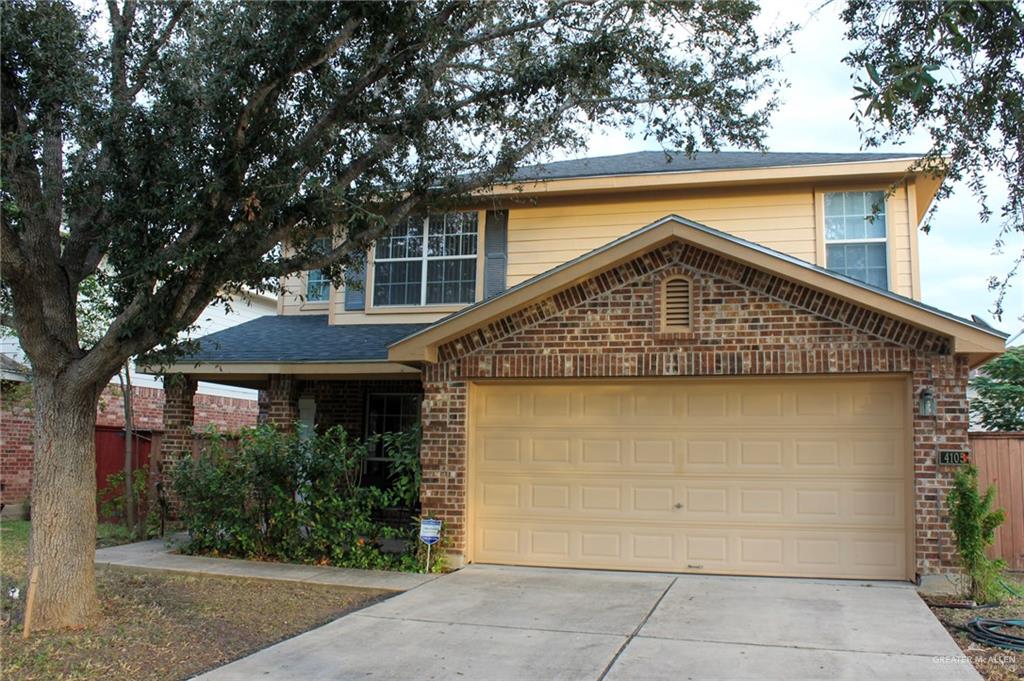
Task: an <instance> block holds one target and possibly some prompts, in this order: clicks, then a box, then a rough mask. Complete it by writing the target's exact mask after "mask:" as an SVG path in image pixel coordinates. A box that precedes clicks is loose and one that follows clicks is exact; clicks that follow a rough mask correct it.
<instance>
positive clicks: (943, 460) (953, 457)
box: [939, 452, 971, 466]
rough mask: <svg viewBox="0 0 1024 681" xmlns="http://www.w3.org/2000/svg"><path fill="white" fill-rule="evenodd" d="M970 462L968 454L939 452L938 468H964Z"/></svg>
mask: <svg viewBox="0 0 1024 681" xmlns="http://www.w3.org/2000/svg"><path fill="white" fill-rule="evenodd" d="M970 462H971V455H970V453H969V452H939V465H940V466H966V465H967V464H969V463H970Z"/></svg>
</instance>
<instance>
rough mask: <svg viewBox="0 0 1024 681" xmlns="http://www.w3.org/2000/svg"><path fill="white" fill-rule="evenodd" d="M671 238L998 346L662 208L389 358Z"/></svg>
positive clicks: (416, 351) (901, 300) (980, 333)
mask: <svg viewBox="0 0 1024 681" xmlns="http://www.w3.org/2000/svg"><path fill="white" fill-rule="evenodd" d="M673 240H682V241H685V242H688V243H692V244H694V245H696V246H698V247H700V248H704V249H707V250H709V251H711V252H714V253H717V254H719V255H723V256H725V257H727V258H730V259H733V260H737V261H739V262H742V263H744V264H746V265H749V266H751V267H754V268H756V269H760V270H762V271H766V272H769V273H772V274H774V275H777V276H780V277H782V278H784V279H788V280H790V281H794V282H796V283H799V284H801V285H803V286H807V287H810V288H812V289H815V290H819V291H822V292H824V293H827V294H829V295H833V296H835V297H837V298H840V299H843V300H848V301H850V302H852V303H854V304H857V305H860V306H862V307H864V308H867V309H870V310H873V311H876V312H879V313H881V314H884V315H887V316H890V317H894V318H896V319H899V320H902V321H905V322H907V323H909V324H912V325H914V326H916V327H918V328H921V329H924V330H926V331H931V332H933V333H937V334H940V335H942V336H946V337H949V338H950V339H952V341H953V348H954V351H955V352H957V353H963V354H967V355H969V356H970V360H971V364H972V366H973V365H975V364H976V363H981V362H982V361H985V360H986V359H988V358H989V357H992V356H993V355H996V354H999V353H1001V352H1002V351H1003V350H1004V346H1005V339H1006V337H1007V334H1005V333H1003V332H1001V331H996V330H995V329H993V328H992V327H990V326H988V325H987V324H985V323H983V322H980V323H979V322H976V321H973V320H968V319H964V318H962V317H958V316H956V315H953V314H950V313H948V312H944V311H942V310H939V309H938V308H935V307H932V306H930V305H926V304H924V303H921V302H919V301H916V300H913V299H911V298H907V297H905V296H901V295H898V294H896V293H892V292H891V291H887V290H884V289H879V288H875V287H873V286H870V285H868V284H865V283H863V282H860V281H857V280H856V279H852V278H850V277H847V276H844V275H842V274H838V273H836V272H832V271H830V270H827V269H825V268H823V267H818V266H817V265H813V264H811V263H809V262H806V261H804V260H801V259H799V258H796V257H794V256H791V255H788V254H786V253H781V252H779V251H776V250H773V249H771V248H767V247H766V246H762V245H760V244H757V243H754V242H752V241H747V240H746V239H741V238H740V237H737V236H735V235H732V234H728V233H727V232H722V231H720V230H717V229H714V228H712V227H708V226H707V225H702V224H700V223H698V222H694V221H692V220H688V219H686V218H683V217H680V216H678V215H669V216H666V217H664V218H662V219H660V220H658V221H656V222H653V223H651V224H649V225H647V226H645V227H641V228H640V229H638V230H636V231H634V232H631V233H630V234H627V235H625V236H623V237H620V238H619V239H616V240H615V241H612V242H611V243H608V244H606V245H604V246H602V247H600V248H597V249H595V250H593V251H590V252H589V253H585V254H583V255H581V256H579V257H577V258H575V259H573V260H570V261H568V262H566V263H564V264H562V265H559V266H558V267H555V268H553V269H550V270H548V271H547V272H544V273H542V274H539V275H537V276H536V277H533V278H532V279H528V280H526V281H524V282H522V283H520V284H518V285H516V286H513V287H512V288H509V289H507V290H506V291H504V292H503V293H501V294H500V295H498V296H495V297H493V298H491V299H489V300H486V301H483V302H479V303H476V304H474V305H470V306H469V307H466V308H463V309H462V310H460V311H458V312H455V313H454V314H451V315H449V316H447V317H445V318H444V319H442V320H440V321H438V322H436V323H434V324H432V325H430V326H428V327H426V328H424V329H422V330H420V331H417V332H415V333H413V334H412V335H410V336H407V337H405V338H403V339H401V340H398V341H396V342H395V343H393V344H392V345H391V346H390V347H389V351H388V357H389V359H391V360H392V361H395V362H423V361H428V362H432V361H436V359H437V348H438V347H439V346H440V345H442V344H444V343H446V342H448V341H450V340H454V339H456V338H458V337H460V336H462V335H465V334H466V333H468V332H470V331H472V330H474V329H476V328H479V327H481V326H483V325H485V324H487V323H488V322H490V321H492V320H494V319H496V318H499V317H502V316H505V315H508V314H511V313H513V312H515V311H517V310H519V309H522V308H523V307H526V306H527V305H528V304H530V303H531V302H533V301H535V300H537V299H539V298H542V297H546V296H550V295H553V294H555V293H557V292H558V291H561V290H563V289H565V288H568V287H569V286H572V285H574V284H576V283H578V282H580V281H582V280H585V279H589V278H590V277H593V276H595V275H597V274H599V273H600V272H603V271H606V270H608V269H611V268H612V267H614V266H616V265H618V264H621V263H622V262H625V261H627V260H629V259H632V258H634V257H636V256H637V255H639V254H641V253H645V252H647V251H650V250H653V249H655V248H659V247H661V246H664V245H665V244H667V243H669V242H671V241H673Z"/></svg>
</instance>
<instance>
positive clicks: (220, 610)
mask: <svg viewBox="0 0 1024 681" xmlns="http://www.w3.org/2000/svg"><path fill="white" fill-rule="evenodd" d="M27 545H28V523H27V522H23V521H10V522H8V521H4V522H3V523H2V525H0V568H2V574H3V590H4V593H3V596H2V606H3V608H2V612H0V616H2V624H0V649H2V650H3V659H2V670H0V671H2V676H3V678H5V679H53V678H64V679H98V678H102V679H183V678H188V677H191V676H193V675H195V674H197V673H200V672H202V671H204V670H207V669H211V668H214V667H217V666H220V665H222V664H225V663H227V662H230V661H231V660H234V659H237V658H239V657H243V656H245V655H247V654H249V653H252V652H255V651H257V650H260V649H262V648H265V647H267V646H268V645H271V644H273V643H276V642H277V641H280V640H282V639H285V638H289V637H292V636H295V635H296V634H299V633H301V632H303V631H306V630H308V629H311V628H313V627H316V626H319V625H321V624H324V623H326V622H329V621H331V620H332V619H335V618H337V617H339V616H341V615H343V614H345V613H347V612H351V611H352V610H356V609H359V608H362V607H364V606H366V605H368V604H370V603H372V602H375V601H377V600H380V599H381V598H383V597H385V596H386V594H388V593H389V592H382V591H373V590H367V589H353V588H346V587H336V586H327V585H309V584H301V583H292V582H277V581H269V580H257V579H236V578H227V577H210V576H193V575H176V574H169V573H162V572H150V571H145V570H138V569H132V568H119V567H112V566H98V567H97V576H96V578H97V586H98V590H99V597H100V605H101V615H100V618H99V620H98V621H97V622H96V623H95V624H94V625H93V626H91V627H90V628H89V629H86V630H82V631H62V632H37V633H35V634H33V635H32V637H31V638H30V639H29V640H28V641H24V640H22V638H21V624H22V621H23V619H22V617H23V608H24V572H25V551H26V549H27ZM108 545H109V542H108ZM10 586H17V587H19V588H20V589H21V594H20V595H19V598H18V599H12V598H10V597H9V596H8V595H7V589H8V588H9V587H10Z"/></svg>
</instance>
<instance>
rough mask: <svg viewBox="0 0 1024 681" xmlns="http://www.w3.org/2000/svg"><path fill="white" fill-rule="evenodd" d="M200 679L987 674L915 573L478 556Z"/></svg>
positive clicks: (513, 680)
mask: <svg viewBox="0 0 1024 681" xmlns="http://www.w3.org/2000/svg"><path fill="white" fill-rule="evenodd" d="M200 678H202V679H204V680H205V681H235V680H238V681H241V680H243V679H245V680H248V679H255V678H258V679H266V680H278V679H281V680H283V679H303V681H321V680H324V681H326V680H328V679H330V680H335V679H373V680H374V681H384V680H387V679H393V680H396V681H398V680H402V681H406V680H409V681H413V680H417V679H422V680H424V681H425V680H427V679H454V678H460V679H467V680H484V681H506V680H507V681H520V680H523V679H545V680H547V679H563V680H570V681H571V680H580V681H584V680H586V681H595V680H597V681H604V680H608V681H612V680H614V681H627V680H637V679H643V680H644V681H659V680H664V681H678V680H679V679H701V680H703V679H780V680H781V679H787V680H797V679H815V680H816V679H850V680H858V681H859V680H862V679H921V680H922V681H925V680H927V681H940V680H943V681H978V680H979V679H980V678H981V677H980V676H979V675H978V673H977V672H976V671H974V668H973V667H972V666H971V664H970V662H968V661H966V658H964V657H962V656H961V654H960V649H959V648H958V647H957V645H956V643H955V642H954V641H953V640H952V638H950V637H949V635H948V634H947V633H946V631H945V630H944V629H943V628H942V625H940V624H939V622H938V621H937V620H936V619H935V618H934V617H933V616H932V614H931V612H930V611H929V610H928V608H927V607H926V606H925V605H924V603H923V602H922V601H921V599H920V598H919V597H918V596H917V594H916V593H915V591H914V588H913V587H912V586H911V585H909V584H898V583H891V582H863V583H858V582H847V581H830V580H808V579H771V578H744V577H713V576H704V575H664V574H642V573H615V572H601V571H587V570H551V569H539V568H513V567H495V566H470V567H468V568H466V569H463V570H461V571H459V572H456V573H453V574H450V575H447V576H445V577H442V578H440V579H437V580H435V581H433V582H430V583H429V584H425V585H423V586H422V587H420V588H418V589H415V590H412V591H408V592H406V593H403V594H400V595H398V596H395V597H393V598H390V599H388V600H387V601H384V602H381V603H378V604H376V605H373V606H371V607H369V608H366V609H364V610H360V611H358V612H355V613H352V614H350V615H347V616H345V617H342V618H340V619H338V620H335V621H334V622H332V623H330V624H327V625H326V626H323V627H320V628H319V629H314V630H312V631H309V632H307V633H305V634H302V635H300V636H297V637H295V638H293V639H290V640H288V641H283V642H282V643H279V644H277V645H275V646H271V647H270V648H267V649H265V650H262V651H260V652H258V653H255V654H253V655H250V656H249V657H246V658H243V659H241V660H238V661H236V662H233V663H231V664H229V665H227V666H224V667H221V668H220V669H216V670H214V671H212V672H209V673H207V674H206V675H204V676H202V677H200Z"/></svg>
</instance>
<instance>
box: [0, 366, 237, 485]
mask: <svg viewBox="0 0 1024 681" xmlns="http://www.w3.org/2000/svg"><path fill="white" fill-rule="evenodd" d="M9 387H10V388H11V389H10V390H8V391H7V392H5V394H4V396H3V399H2V405H0V443H2V446H0V485H2V487H0V500H2V501H3V503H5V504H17V503H21V502H22V501H24V500H25V499H27V498H28V496H29V492H30V490H31V488H32V460H33V450H32V427H33V421H32V401H31V398H30V393H29V391H28V389H27V386H25V385H24V384H21V386H20V387H18V388H16V389H15V388H14V387H13V386H9ZM190 389H191V390H192V391H193V392H194V390H195V383H194V382H192V383H191V388H190ZM15 390H16V398H11V397H10V396H12V395H14V394H15V392H14V391H15ZM132 394H133V396H134V402H133V403H132V406H133V407H134V410H135V428H136V429H137V430H145V431H163V430H165V426H168V425H169V426H170V428H169V430H171V431H175V432H177V433H179V434H180V433H183V432H184V430H183V423H179V421H180V420H181V419H188V424H187V429H188V431H189V433H191V430H192V428H193V427H194V428H195V429H197V430H204V429H206V428H208V427H211V426H212V427H215V428H217V429H218V430H222V431H236V430H238V429H240V428H243V427H246V426H252V425H255V424H256V416H257V405H256V401H255V400H246V399H239V398H233V397H222V396H219V395H195V399H194V402H189V407H188V416H187V417H186V416H185V415H184V411H183V410H182V409H175V408H174V404H173V403H174V399H175V398H174V395H177V393H176V392H175V389H174V388H171V390H170V392H169V393H165V391H164V390H161V389H159V388H150V387H143V386H134V387H133V389H132ZM168 399H170V400H171V402H172V405H171V408H170V409H168V410H167V413H169V414H171V420H170V421H169V422H167V421H165V402H166V401H167V400H168ZM96 425H97V426H111V427H118V428H123V427H124V393H123V392H122V390H121V388H120V387H119V386H118V385H116V384H111V385H109V386H107V388H106V389H105V390H104V391H103V392H102V393H101V395H100V400H99V406H98V408H97V411H96ZM174 438H175V435H174V434H171V435H170V443H169V444H170V446H172V447H184V446H185V444H184V440H181V439H180V438H179V440H180V441H176V440H175V439H174ZM164 442H165V443H166V442H167V438H166V437H165V438H164ZM187 446H188V447H191V436H189V440H188V445H187Z"/></svg>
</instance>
